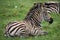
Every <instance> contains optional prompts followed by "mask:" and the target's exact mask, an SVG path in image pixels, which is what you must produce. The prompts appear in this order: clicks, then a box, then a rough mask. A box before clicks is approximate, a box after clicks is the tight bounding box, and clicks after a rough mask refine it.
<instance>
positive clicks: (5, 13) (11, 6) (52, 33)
mask: <svg viewBox="0 0 60 40" xmlns="http://www.w3.org/2000/svg"><path fill="white" fill-rule="evenodd" d="M47 1H48V0H47ZM34 2H44V0H42V1H40V0H38V1H37V0H35V1H34V0H0V40H60V15H59V16H58V15H57V14H51V16H52V17H53V19H54V22H53V23H52V24H49V23H48V22H45V21H43V22H42V24H41V25H42V27H43V29H45V30H46V31H47V32H48V35H45V36H35V37H28V38H19V37H13V38H12V37H9V38H7V37H4V29H5V25H6V24H7V23H8V22H10V21H20V20H23V19H24V17H25V16H26V14H27V13H28V11H29V9H30V8H31V7H32V6H33V3H34Z"/></svg>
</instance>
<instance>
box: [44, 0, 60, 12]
mask: <svg viewBox="0 0 60 40" xmlns="http://www.w3.org/2000/svg"><path fill="white" fill-rule="evenodd" d="M45 5H46V8H47V12H48V13H60V11H59V10H60V9H59V8H60V6H59V5H60V3H59V2H54V1H50V2H45Z"/></svg>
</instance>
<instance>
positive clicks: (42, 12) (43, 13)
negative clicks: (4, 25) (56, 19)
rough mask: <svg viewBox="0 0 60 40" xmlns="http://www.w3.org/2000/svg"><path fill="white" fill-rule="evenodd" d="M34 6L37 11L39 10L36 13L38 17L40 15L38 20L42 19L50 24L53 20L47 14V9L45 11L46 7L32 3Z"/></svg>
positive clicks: (42, 4)
mask: <svg viewBox="0 0 60 40" xmlns="http://www.w3.org/2000/svg"><path fill="white" fill-rule="evenodd" d="M34 5H35V6H36V7H37V6H38V10H40V11H39V13H38V15H40V17H39V20H40V21H41V20H42V19H44V20H45V21H47V22H49V23H50V24H52V23H53V18H52V17H51V15H50V14H48V12H47V9H46V5H45V4H44V3H34Z"/></svg>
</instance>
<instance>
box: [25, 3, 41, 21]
mask: <svg viewBox="0 0 60 40" xmlns="http://www.w3.org/2000/svg"><path fill="white" fill-rule="evenodd" d="M38 4H42V3H34V6H33V7H32V8H31V9H30V10H29V12H28V13H27V16H26V17H25V18H24V20H30V19H31V17H32V15H34V13H33V12H34V9H37V8H38ZM40 6H41V5H40Z"/></svg>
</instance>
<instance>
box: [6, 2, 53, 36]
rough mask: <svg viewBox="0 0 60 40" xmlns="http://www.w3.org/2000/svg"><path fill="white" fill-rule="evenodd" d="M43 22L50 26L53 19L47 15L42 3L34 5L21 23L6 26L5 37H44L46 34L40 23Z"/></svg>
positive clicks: (16, 22) (11, 23)
mask: <svg viewBox="0 0 60 40" xmlns="http://www.w3.org/2000/svg"><path fill="white" fill-rule="evenodd" d="M43 19H44V20H45V21H47V22H49V23H50V24H51V23H53V18H52V17H51V16H49V14H48V13H47V10H46V7H45V6H44V4H42V3H34V6H33V7H32V8H31V9H30V10H29V12H28V14H27V16H26V17H25V18H24V20H23V21H20V22H18V21H15V22H10V23H8V24H7V26H6V29H5V36H7V37H9V36H11V37H15V36H18V37H28V36H36V35H46V34H47V32H46V31H44V30H43V29H42V27H41V25H40V24H41V21H42V20H43Z"/></svg>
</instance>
